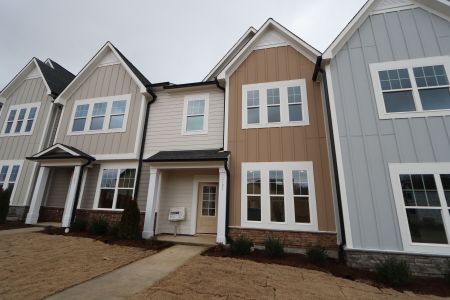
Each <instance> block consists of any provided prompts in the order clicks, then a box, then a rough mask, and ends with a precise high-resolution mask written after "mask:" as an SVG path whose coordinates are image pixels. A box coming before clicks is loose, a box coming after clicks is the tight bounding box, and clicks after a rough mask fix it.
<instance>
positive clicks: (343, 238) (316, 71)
mask: <svg viewBox="0 0 450 300" xmlns="http://www.w3.org/2000/svg"><path fill="white" fill-rule="evenodd" d="M321 65H322V56H319V57H317V61H316V66H315V68H314V74H313V78H312V79H313V81H317V77H318V76H319V73H321V74H322V82H323V89H324V95H325V106H326V114H327V121H328V131H329V132H330V144H331V147H330V148H331V156H332V160H333V161H332V163H333V173H334V178H335V182H334V184H335V187H336V200H337V205H338V212H339V216H338V217H339V227H340V233H341V242H340V244H339V256H340V257H344V256H343V254H344V247H345V246H346V236H345V228H344V226H345V225H344V219H343V213H342V198H341V186H340V184H339V183H340V179H339V173H338V168H337V160H336V147H335V144H336V141H335V140H334V134H333V132H334V130H333V123H332V120H331V108H330V96H329V94H328V81H327V75H326V73H325V70H323V69H322V68H321Z"/></svg>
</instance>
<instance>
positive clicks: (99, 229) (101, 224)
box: [89, 218, 109, 235]
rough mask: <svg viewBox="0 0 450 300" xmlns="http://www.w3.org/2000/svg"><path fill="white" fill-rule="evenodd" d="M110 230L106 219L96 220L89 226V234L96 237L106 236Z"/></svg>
mask: <svg viewBox="0 0 450 300" xmlns="http://www.w3.org/2000/svg"><path fill="white" fill-rule="evenodd" d="M108 229H109V224H108V221H107V220H106V219H104V218H98V219H95V220H94V221H92V223H91V226H89V232H90V233H92V234H95V235H104V234H106V233H107V232H108Z"/></svg>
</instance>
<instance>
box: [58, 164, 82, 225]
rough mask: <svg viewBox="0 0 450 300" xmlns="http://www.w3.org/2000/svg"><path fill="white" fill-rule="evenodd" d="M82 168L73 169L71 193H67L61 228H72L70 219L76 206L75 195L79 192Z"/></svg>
mask: <svg viewBox="0 0 450 300" xmlns="http://www.w3.org/2000/svg"><path fill="white" fill-rule="evenodd" d="M80 172H81V167H80V166H76V167H74V169H73V173H72V178H71V179H70V185H69V191H68V192H67V197H66V205H65V206H64V213H63V218H62V225H61V227H65V228H67V227H70V219H71V218H72V212H73V206H74V204H75V194H76V192H77V184H78V178H79V177H80Z"/></svg>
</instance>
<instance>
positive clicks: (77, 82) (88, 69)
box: [55, 42, 147, 105]
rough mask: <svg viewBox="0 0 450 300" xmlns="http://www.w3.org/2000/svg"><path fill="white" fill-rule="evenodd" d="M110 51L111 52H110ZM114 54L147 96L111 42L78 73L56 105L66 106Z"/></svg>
mask: <svg viewBox="0 0 450 300" xmlns="http://www.w3.org/2000/svg"><path fill="white" fill-rule="evenodd" d="M109 51H110V52H109ZM111 52H112V53H113V54H114V56H115V57H116V59H117V61H118V63H120V64H121V65H122V66H123V67H124V68H125V70H126V71H127V72H128V74H129V75H130V76H131V78H133V80H134V81H135V82H136V84H137V85H138V86H139V90H140V92H141V93H142V94H147V88H146V87H145V86H144V85H143V84H142V82H141V81H140V80H139V79H138V78H137V77H136V75H135V74H134V73H133V72H132V71H131V69H130V68H129V67H128V65H127V64H126V63H125V61H124V60H123V59H122V57H121V56H120V55H119V53H117V51H116V49H114V47H113V45H112V44H111V43H110V42H107V43H106V44H105V45H104V46H103V47H102V48H101V49H100V50H99V51H98V52H97V54H96V55H95V56H94V57H93V58H92V59H91V60H90V61H89V62H88V63H87V65H86V66H84V67H83V69H82V70H81V71H80V73H78V75H77V76H76V77H75V79H74V80H72V82H71V83H70V84H69V85H68V86H67V87H66V88H65V89H64V90H63V91H62V92H61V94H60V95H59V96H58V97H57V98H56V99H55V103H61V104H63V105H64V104H65V103H66V101H67V99H69V98H70V96H72V95H73V93H74V92H75V91H76V90H77V89H78V88H79V87H80V86H81V85H82V84H83V83H84V81H86V80H87V79H88V78H89V76H90V75H91V74H92V73H93V72H94V71H95V70H96V68H97V67H98V66H102V62H103V65H104V63H105V61H103V59H104V58H105V57H108V56H109V53H111ZM109 60H110V59H109Z"/></svg>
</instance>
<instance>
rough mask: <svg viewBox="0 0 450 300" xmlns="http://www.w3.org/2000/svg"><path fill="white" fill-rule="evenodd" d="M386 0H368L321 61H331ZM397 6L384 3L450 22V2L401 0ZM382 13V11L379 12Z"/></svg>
mask: <svg viewBox="0 0 450 300" xmlns="http://www.w3.org/2000/svg"><path fill="white" fill-rule="evenodd" d="M383 1H386V0H368V1H367V2H366V3H365V4H364V5H363V7H362V8H361V9H360V10H359V11H358V13H357V14H356V15H355V16H354V17H353V19H352V20H351V21H350V22H349V23H348V24H347V26H345V28H344V29H343V30H342V31H341V32H340V33H339V35H338V36H337V37H336V38H335V39H334V41H333V42H332V43H331V45H330V46H329V47H328V48H327V49H326V50H325V52H324V53H323V59H324V60H328V59H331V58H332V57H333V56H334V55H336V53H338V52H339V50H340V49H341V48H342V47H343V45H344V44H345V43H346V42H347V41H348V40H349V39H350V38H351V37H352V35H353V34H354V33H355V31H356V30H357V29H358V28H359V27H360V26H361V25H362V24H363V22H364V21H365V20H366V19H367V17H368V16H369V15H370V14H371V13H372V11H373V10H375V9H376V8H377V6H378V5H380V4H383ZM391 2H392V1H391ZM398 2H399V3H397V4H391V5H389V2H387V1H386V4H387V5H386V6H387V7H389V6H390V7H391V8H390V11H392V10H400V9H403V8H411V7H420V8H423V9H425V10H427V11H429V12H431V13H433V14H435V15H438V16H440V17H442V18H445V19H447V20H450V1H448V0H403V1H398ZM385 11H386V10H385ZM380 12H383V10H380Z"/></svg>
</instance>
